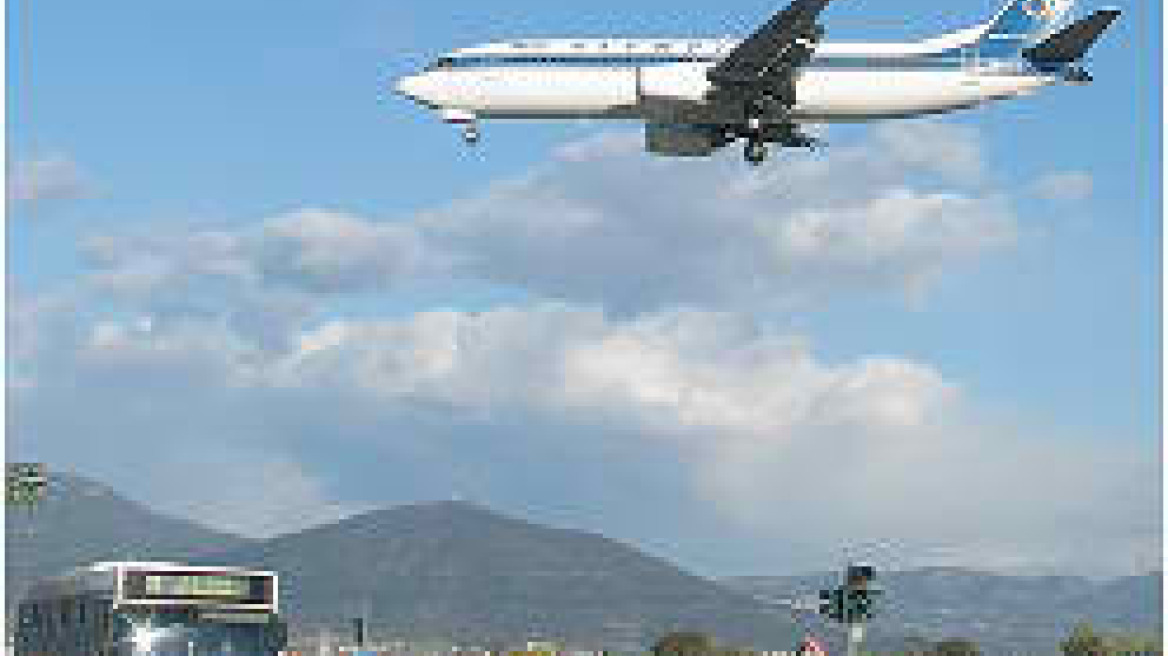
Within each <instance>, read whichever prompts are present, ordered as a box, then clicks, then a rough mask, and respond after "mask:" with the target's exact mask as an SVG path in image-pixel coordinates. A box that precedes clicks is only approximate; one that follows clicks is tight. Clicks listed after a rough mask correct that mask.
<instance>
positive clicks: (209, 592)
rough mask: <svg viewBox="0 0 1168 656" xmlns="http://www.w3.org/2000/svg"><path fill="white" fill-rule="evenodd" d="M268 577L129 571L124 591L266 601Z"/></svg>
mask: <svg viewBox="0 0 1168 656" xmlns="http://www.w3.org/2000/svg"><path fill="white" fill-rule="evenodd" d="M270 587H271V581H270V579H268V578H267V577H264V576H243V575H238V574H215V573H210V572H184V573H179V572H130V573H127V575H126V595H127V596H128V597H130V598H133V599H183V600H197V599H206V600H216V601H233V602H237V603H251V604H261V603H267V602H268V601H269V599H270V597H271V590H270Z"/></svg>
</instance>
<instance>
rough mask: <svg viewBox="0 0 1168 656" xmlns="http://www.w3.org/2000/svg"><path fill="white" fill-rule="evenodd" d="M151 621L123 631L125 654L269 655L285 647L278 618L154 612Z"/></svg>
mask: <svg viewBox="0 0 1168 656" xmlns="http://www.w3.org/2000/svg"><path fill="white" fill-rule="evenodd" d="M154 620H155V621H152V622H151V623H149V624H133V625H130V626H128V627H126V630H124V631H122V636H121V640H120V641H119V642H121V643H122V645H123V647H122V649H121V650H120V651H119V654H125V655H126V656H270V655H271V654H274V653H276V652H277V651H278V650H279V649H281V648H283V638H284V636H283V631H282V630H281V625H279V624H278V623H276V622H265V623H254V624H229V623H224V622H204V621H195V622H191V621H189V620H187V621H182V620H181V619H180V618H177V617H176V618H171V619H170V621H168V620H167V619H166V618H160V617H158V616H155V618H154Z"/></svg>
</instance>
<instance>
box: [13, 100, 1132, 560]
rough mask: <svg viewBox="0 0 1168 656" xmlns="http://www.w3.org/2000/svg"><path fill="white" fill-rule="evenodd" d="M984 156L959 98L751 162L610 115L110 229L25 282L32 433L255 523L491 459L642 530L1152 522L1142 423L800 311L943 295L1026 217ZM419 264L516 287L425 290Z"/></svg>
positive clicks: (21, 411) (499, 483)
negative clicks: (352, 209) (482, 170)
mask: <svg viewBox="0 0 1168 656" xmlns="http://www.w3.org/2000/svg"><path fill="white" fill-rule="evenodd" d="M984 169H985V167H984V166H983V164H982V155H981V153H980V150H979V147H978V143H977V139H976V134H974V133H972V132H969V131H968V130H964V129H960V128H955V127H952V126H947V125H944V124H933V123H920V124H914V125H912V126H910V125H909V124H905V125H896V126H886V127H878V128H876V129H875V130H873V131H871V133H870V136H869V138H868V139H867V140H865V141H863V142H860V143H858V144H854V145H847V144H844V145H839V146H836V147H834V148H833V149H831V150H830V151H829V153H828V154H827V155H826V156H824V157H799V158H792V159H789V160H782V161H777V162H775V163H774V164H773V165H771V166H768V167H763V168H760V169H757V170H749V169H746V168H745V167H744V166H743V165H742V163H741V162H739V161H738V159H737V157H734V156H733V154H728V155H725V156H724V157H720V158H716V159H714V160H712V161H705V162H701V163H700V165H695V163H694V162H689V161H677V160H666V159H652V158H647V157H646V156H644V155H643V154H642V153H641V144H640V136H639V135H633V134H625V133H605V134H602V135H598V136H596V137H593V138H589V139H586V140H583V141H578V142H575V143H572V144H569V145H567V146H565V147H563V148H561V149H560V150H559V152H558V153H557V154H556V156H555V157H553V158H552V160H551V161H549V162H547V163H545V164H543V165H541V166H538V167H535V168H534V169H532V170H530V171H528V172H526V173H524V174H522V175H516V176H512V177H510V178H507V179H503V180H499V181H496V182H494V183H492V184H489V185H487V186H486V187H485V188H484V189H483V190H482V191H481V192H479V193H476V194H472V195H470V196H468V197H466V198H463V199H460V200H457V201H454V202H451V203H449V204H446V205H444V206H441V207H435V208H430V209H428V210H426V211H421V212H418V213H416V214H414V215H412V216H407V217H398V218H395V219H390V218H385V217H368V216H358V215H355V214H352V213H348V212H344V211H338V210H330V209H319V208H317V209H314V208H308V209H302V210H298V211H294V212H289V213H285V214H281V215H278V216H273V217H268V218H266V219H265V220H262V221H259V222H257V223H254V224H250V225H242V226H240V225H221V226H217V227H214V228H201V229H197V230H186V231H183V230H171V229H156V230H154V231H152V232H143V233H139V234H135V235H114V234H106V235H102V236H97V237H93V238H90V239H89V240H87V241H86V243H85V244H84V245H83V253H84V255H85V257H86V258H87V260H86V262H87V264H88V271H87V272H86V274H85V275H84V276H83V277H82V278H81V279H80V280H79V281H78V282H77V284H76V285H75V286H74V287H73V288H71V289H70V290H68V293H62V294H60V295H58V296H56V297H53V296H51V295H49V294H43V293H42V294H40V295H38V296H37V297H35V298H24V299H18V302H17V303H16V304H15V305H14V308H13V316H12V318H11V319H10V327H11V333H12V342H11V343H12V344H13V345H14V348H13V357H14V361H13V362H11V363H10V364H9V367H10V371H12V372H16V373H17V374H18V376H17V377H16V380H18V381H19V385H17V386H14V387H13V388H12V401H11V403H12V408H13V413H12V415H13V424H12V432H11V435H12V438H11V439H12V443H13V445H14V447H15V448H16V449H17V450H21V451H26V452H29V453H30V454H31V455H30V457H39V458H42V459H45V460H49V461H57V462H64V463H68V464H70V465H72V466H75V467H76V468H78V469H80V470H82V471H92V472H93V473H94V474H96V475H99V476H100V475H102V474H103V473H108V474H109V477H110V478H111V480H112V481H114V482H115V483H117V482H119V481H131V482H132V483H131V485H137V486H140V488H139V489H138V490H136V491H137V492H138V493H139V495H140V496H144V497H149V498H154V499H157V500H158V501H159V502H160V503H161V505H163V506H164V507H167V508H169V509H173V510H177V511H180V512H183V513H186V514H190V515H192V516H196V517H199V518H201V519H204V520H207V521H210V522H212V523H215V524H217V525H219V526H221V527H224V528H229V529H234V530H240V531H243V532H246V533H249V534H258V535H266V534H270V533H272V532H276V531H282V530H289V529H294V528H298V527H302V526H305V525H307V524H310V523H312V522H316V521H324V520H327V519H330V518H336V517H340V516H342V515H344V514H347V513H350V512H353V511H354V510H356V509H360V508H364V507H366V506H367V505H371V504H372V505H384V504H386V503H390V502H392V501H393V500H410V499H416V498H419V497H422V498H425V497H427V496H429V497H431V498H432V497H433V496H435V495H441V494H449V493H450V492H451V491H452V490H460V489H461V490H467V489H469V490H470V491H471V492H472V496H473V497H475V498H480V499H485V500H487V501H490V500H492V499H498V498H501V499H506V500H510V501H511V502H513V503H514V502H515V500H516V499H521V501H519V502H518V503H519V505H520V506H522V505H527V504H531V503H533V501H532V500H538V501H537V502H535V503H541V502H542V503H548V504H559V505H561V506H567V507H572V506H585V505H587V504H590V503H591V504H595V509H594V513H596V514H597V515H598V516H600V517H601V518H602V521H601V523H600V524H597V525H592V526H588V528H594V529H599V530H606V529H608V528H610V527H612V526H614V524H613V522H619V521H620V519H619V518H620V517H622V516H625V517H628V518H629V519H628V520H627V521H626V523H625V524H623V526H624V528H625V532H624V533H618V535H620V536H621V537H625V538H626V539H634V540H660V539H662V538H661V537H660V536H661V535H664V534H666V533H668V534H671V535H674V539H675V540H676V541H677V542H678V543H679V545H681V546H679V548H680V549H684V548H685V547H684V545H686V544H701V543H702V542H701V540H702V539H707V540H708V536H709V535H710V534H718V535H722V534H723V533H722V531H727V533H725V535H728V536H732V538H731V541H732V540H733V539H734V538H741V541H742V542H743V543H759V542H758V541H760V540H761V541H762V543H765V544H767V545H768V549H769V548H770V546H771V545H774V546H775V547H776V549H778V550H780V551H781V550H782V549H781V548H779V545H782V548H785V549H786V550H787V551H786V554H785V555H786V556H787V557H789V559H790V560H789V566H790V567H800V566H820V565H823V564H824V563H822V562H821V561H816V560H815V558H816V557H817V556H816V554H818V556H819V557H820V558H822V557H823V555H824V554H827V553H830V549H829V547H830V546H831V545H834V544H836V543H838V542H839V541H841V540H843V539H845V538H847V537H855V536H887V535H893V536H899V537H901V538H903V539H905V540H908V541H912V542H915V543H918V544H926V543H929V544H931V543H934V542H936V540H937V539H938V536H941V538H943V539H951V540H952V542H953V543H954V544H972V543H974V541H975V540H982V541H983V542H984V543H985V544H986V545H988V546H986V547H985V552H986V553H991V552H992V553H994V554H999V555H1000V557H999V556H995V558H996V559H997V560H996V562H1006V556H1007V555H1009V554H1015V555H1018V554H1022V555H1020V556H1018V557H1020V558H1023V557H1024V558H1027V559H1029V560H1030V561H1033V560H1034V557H1033V556H1032V555H1033V554H1040V553H1044V546H1043V545H1048V544H1050V541H1051V540H1056V541H1057V540H1064V541H1065V540H1067V539H1075V536H1080V535H1082V533H1081V532H1076V530H1077V525H1076V524H1075V517H1076V514H1077V513H1081V514H1087V515H1091V516H1096V515H1097V516H1099V517H1104V518H1106V519H1105V520H1104V521H1101V522H1100V523H1099V525H1098V527H1096V528H1098V529H1100V530H1107V531H1111V534H1112V535H1124V536H1128V537H1127V538H1124V539H1122V540H1119V539H1117V541H1116V543H1115V547H1116V552H1117V553H1118V552H1119V551H1120V550H1121V546H1122V545H1121V544H1120V543H1121V542H1122V544H1123V545H1131V544H1135V543H1136V542H1138V541H1140V540H1144V541H1145V542H1146V540H1145V537H1146V535H1148V533H1147V531H1146V530H1145V529H1146V528H1147V527H1146V526H1135V524H1136V523H1138V521H1139V520H1140V518H1145V517H1147V516H1148V508H1150V507H1151V506H1154V505H1155V502H1154V501H1149V499H1150V498H1151V497H1150V496H1149V495H1148V494H1147V493H1146V492H1147V491H1146V490H1145V489H1144V487H1141V486H1142V485H1143V483H1144V482H1146V481H1150V480H1155V476H1154V474H1153V475H1149V473H1148V472H1147V471H1146V469H1147V467H1146V466H1145V465H1143V464H1141V463H1140V462H1139V460H1138V459H1133V458H1130V457H1129V455H1130V453H1129V451H1123V450H1111V451H1108V450H1100V449H1094V448H1074V449H1056V448H1052V446H1051V444H1050V443H1049V442H1045V443H1044V442H1042V439H1044V436H1041V435H1040V436H1037V438H1036V437H1035V436H1031V435H1029V434H1028V433H1027V432H1026V431H1022V430H1021V429H1019V428H1017V427H1015V426H1012V425H1010V424H1009V423H1008V422H994V421H990V420H986V419H985V418H984V417H983V415H985V414H986V413H985V411H984V409H983V408H979V407H978V406H977V403H976V400H971V399H968V398H967V397H966V395H965V393H964V392H963V385H962V384H961V381H956V380H953V379H952V378H951V377H949V376H946V375H945V374H944V372H943V371H942V370H941V369H940V368H939V367H938V366H937V365H936V364H933V363H928V362H922V361H920V360H918V359H915V358H910V357H898V356H896V355H888V354H874V355H867V356H864V355H857V356H852V357H849V358H828V357H826V356H825V355H823V353H822V352H820V350H819V349H817V347H816V344H815V341H814V339H813V336H810V335H807V334H803V333H802V332H799V331H794V330H791V329H788V328H781V327H779V326H781V325H785V323H786V322H785V320H784V317H788V316H789V314H786V313H784V312H782V310H785V309H788V308H792V307H797V308H801V309H802V308H819V307H823V306H825V305H827V304H830V303H835V302H844V301H846V300H847V299H849V298H850V297H852V296H855V295H868V296H877V297H884V296H892V297H898V296H900V295H903V294H911V295H914V296H917V297H920V296H922V295H925V294H927V292H928V290H929V289H930V288H931V286H932V285H933V284H934V283H935V282H936V281H937V280H938V279H939V278H940V277H941V276H942V275H945V274H946V273H947V272H949V271H952V270H953V269H954V268H956V267H959V266H960V265H961V264H962V263H969V262H973V261H976V260H977V259H978V258H979V257H982V256H983V255H984V254H986V253H989V252H993V251H994V250H995V249H1000V248H1003V247H1005V246H1007V245H1009V244H1010V243H1011V242H1012V241H1013V240H1014V239H1015V224H1016V221H1015V218H1014V216H1013V210H1012V198H1011V197H1010V195H1009V194H1006V193H1004V192H1001V191H998V190H996V187H995V185H994V183H993V180H992V179H990V178H989V175H988V174H987V173H986V171H985V170H984ZM427 285H436V286H438V287H439V288H440V289H443V290H446V291H448V292H450V293H451V294H453V293H454V292H456V291H457V290H459V289H460V288H462V287H463V286H464V285H478V286H479V287H478V289H488V290H491V291H492V292H494V293H497V294H499V295H500V296H502V297H503V298H507V299H508V301H507V303H499V302H497V301H496V302H494V303H487V304H486V305H485V306H486V309H484V310H483V311H481V312H471V311H467V310H464V309H459V310H438V309H434V308H431V307H419V305H418V304H416V303H415V302H413V301H411V300H410V299H411V298H415V299H416V296H412V292H416V291H417V290H418V289H420V288H424V287H425V286H427ZM508 294H510V295H508ZM516 298H518V299H520V300H516ZM352 305H357V306H360V307H361V309H362V311H361V312H355V313H351V312H347V311H346V310H347V309H348V307H350V306H352ZM444 305H447V306H448V305H449V303H445V304H444ZM480 305H482V304H480ZM62 408H69V412H62V411H61V409H62ZM78 435H86V436H89V439H87V440H78V438H77V436H78ZM1035 439H1038V442H1035ZM147 451H149V452H152V453H153V452H158V451H166V453H167V454H170V455H166V456H165V457H159V458H156V459H155V460H154V461H153V462H152V470H151V474H150V476H148V477H143V476H141V475H139V474H138V473H136V472H134V471H131V470H130V469H128V466H127V465H125V464H124V463H123V461H124V460H125V458H124V456H123V455H121V454H124V453H127V452H135V453H138V452H147ZM192 463H195V464H197V465H198V467H197V469H199V470H200V471H206V470H216V468H217V467H221V468H222V475H221V478H222V484H221V485H218V484H217V485H214V486H209V485H206V482H205V481H206V478H205V477H202V478H201V477H199V476H198V475H196V473H195V472H194V471H193V467H192ZM252 475H254V476H255V479H253V478H251V477H252ZM261 477H263V480H269V479H275V480H279V481H280V483H279V486H278V487H276V488H267V489H266V491H267V494H266V495H265V488H262V487H261V486H260V485H259V484H257V483H256V481H258V480H260V479H261ZM176 481H177V482H176ZM581 481H583V482H584V483H581ZM594 481H603V484H595V485H589V484H585V483H587V482H594ZM991 481H992V483H988V482H991ZM1084 481H1088V482H1087V483H1084ZM1125 481H1134V483H1132V484H1131V485H1128V484H1127V483H1125ZM1125 486H1126V487H1125ZM130 491H131V492H134V491H135V490H130ZM776 509H781V512H779V513H776ZM663 516H669V517H675V518H676V519H677V521H676V522H675V523H674V524H671V525H669V526H654V525H653V524H652V521H649V520H647V519H646V518H647V517H648V518H653V521H656V520H658V519H659V518H660V517H663ZM793 526H796V527H798V529H797V530H798V532H799V534H800V535H804V536H810V538H809V540H810V542H811V546H810V547H809V548H808V549H807V550H806V552H804V553H798V547H797V546H794V545H797V542H798V540H794V541H793V540H792V536H791V533H792V530H793V529H792V527H793ZM662 531H665V532H666V533H662ZM1125 531H1126V532H1125ZM687 532H688V533H687ZM1052 536H1053V537H1052ZM1132 536H1134V537H1132ZM1049 551H1050V550H1049V549H1047V550H1046V552H1049ZM954 553H956V552H950V555H953V554H954ZM1027 554H1031V555H1027ZM732 557H733V556H728V558H732ZM1068 557H1069V556H1068ZM768 558H769V556H768ZM760 562H761V561H760Z"/></svg>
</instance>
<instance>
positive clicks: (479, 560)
mask: <svg viewBox="0 0 1168 656" xmlns="http://www.w3.org/2000/svg"><path fill="white" fill-rule="evenodd" d="M5 528H6V545H7V558H6V560H5V568H6V573H7V577H8V578H7V581H8V585H7V588H6V598H7V599H8V600H9V602H11V601H12V600H13V599H15V598H17V597H19V595H20V594H21V591H23V590H24V589H25V588H26V586H27V585H28V583H29V582H31V581H32V580H34V579H36V578H39V577H43V576H50V575H53V574H57V573H60V572H62V571H64V570H66V569H68V568H71V567H74V566H77V565H80V564H84V563H88V562H93V561H96V560H103V559H127V560H129V559H132V560H150V559H159V560H175V561H189V562H196V563H217V564H229V565H246V566H252V567H263V568H268V569H272V570H275V571H277V572H278V573H279V574H280V576H281V592H282V599H283V602H282V604H283V605H282V610H283V612H284V613H285V615H286V616H287V617H288V618H289V619H290V620H291V622H292V623H293V625H294V626H295V627H297V629H298V630H301V631H312V630H318V629H323V628H325V627H328V628H331V629H334V630H335V629H340V628H342V627H346V626H348V622H349V620H350V619H351V618H353V617H356V616H358V615H360V616H364V617H367V618H368V620H369V623H370V626H371V629H372V633H373V635H374V636H377V635H382V636H386V637H388V636H395V637H409V638H413V639H418V638H435V639H437V638H445V639H452V640H454V641H456V642H458V643H460V644H470V643H475V644H479V645H485V646H492V645H502V644H514V642H515V641H517V640H521V639H523V638H528V637H533V636H545V637H553V638H558V639H564V640H567V641H569V642H570V643H571V644H573V645H577V646H586V647H606V648H609V649H622V650H625V649H630V650H631V649H635V648H640V647H644V646H646V645H648V644H649V643H651V642H652V641H653V640H654V639H655V638H656V637H658V636H660V635H662V634H664V633H665V632H668V631H670V630H677V629H685V630H698V631H705V632H709V633H713V634H714V635H716V636H718V638H719V641H720V642H721V643H724V644H731V645H736V646H754V647H760V648H768V649H786V648H789V647H790V645H791V644H792V642H793V641H794V639H795V636H796V634H797V633H799V632H801V631H802V630H803V629H804V628H807V629H810V630H812V631H814V632H816V633H819V634H820V635H823V636H827V637H828V642H829V643H836V642H837V640H836V639H835V638H834V637H833V636H838V631H836V630H834V629H830V628H828V627H824V626H823V625H822V623H820V622H819V621H818V619H817V618H815V617H806V616H792V615H791V613H790V611H789V610H786V609H780V608H779V607H776V606H775V605H774V604H773V603H768V602H767V601H765V599H776V598H777V599H790V598H793V597H799V596H804V595H807V594H811V595H814V594H815V593H816V592H817V591H818V590H819V589H822V588H825V587H831V586H834V585H836V584H837V578H838V574H827V573H822V574H808V575H803V576H755V577H736V578H727V579H719V580H713V579H709V578H703V577H700V576H697V575H694V574H691V573H688V572H686V571H683V570H682V569H681V568H679V567H677V566H676V565H674V564H673V563H671V562H669V561H667V560H664V559H661V558H657V557H654V556H650V555H647V554H645V553H643V552H641V551H639V550H638V549H636V548H635V547H633V546H631V545H627V544H624V543H621V542H618V541H615V540H612V539H609V538H606V537H604V536H602V535H599V534H596V533H590V532H587V531H582V530H575V529H565V528H552V527H547V526H541V525H538V524H534V523H531V522H528V521H524V520H523V519H520V518H516V517H510V516H506V515H503V514H500V513H497V512H495V511H492V510H490V509H488V508H484V507H482V506H479V505H475V504H472V503H467V502H456V501H441V502H433V503H420V504H413V505H405V506H397V507H392V508H387V509H382V510H374V511H371V512H368V513H364V514H361V515H357V516H353V517H349V518H346V519H344V520H341V521H338V522H335V523H331V524H327V525H323V526H317V527H314V528H310V529H307V530H304V531H299V532H296V533H292V534H288V535H282V536H278V537H275V538H271V539H267V540H250V539H245V538H241V537H238V536H233V535H229V534H225V533H222V532H218V531H213V530H210V529H207V528H204V527H202V526H199V525H197V524H194V523H192V522H189V521H185V520H181V519H175V518H170V517H166V516H164V515H160V514H158V513H156V512H154V511H152V510H150V509H148V508H146V507H144V506H142V505H140V504H138V503H136V502H134V501H131V500H129V499H126V498H125V497H123V496H121V495H119V494H118V493H117V492H115V491H114V490H113V489H112V488H110V487H108V486H106V485H103V484H100V483H97V482H94V481H91V480H89V479H86V478H84V477H81V476H77V475H72V474H55V475H54V476H53V477H52V484H51V485H50V489H49V493H48V496H47V498H46V499H45V500H44V501H43V502H42V504H41V505H40V506H38V507H37V509H36V510H34V511H32V512H22V511H20V510H10V511H9V513H8V514H7V523H6V527H5ZM1161 578H1162V575H1161V573H1159V572H1153V573H1149V574H1146V575H1143V576H1132V577H1126V578H1120V579H1113V580H1108V581H1093V580H1090V579H1087V578H1083V577H1078V576H1033V577H1027V576H1007V575H1001V574H992V573H987V572H979V571H973V570H964V569H955V568H927V569H917V570H908V571H899V572H881V573H880V574H879V578H878V583H879V584H880V585H881V586H882V587H883V588H884V589H885V590H886V593H885V595H884V597H883V598H882V599H881V603H880V604H879V606H878V614H877V617H876V619H875V620H874V621H873V623H872V625H871V631H870V635H871V641H870V642H871V644H872V646H874V647H877V648H887V649H893V648H896V647H899V646H901V645H903V644H904V642H905V640H906V639H908V638H913V637H918V638H924V639H927V640H937V639H941V638H945V637H955V636H961V637H966V638H971V639H974V640H976V641H978V642H979V643H980V644H982V645H983V646H984V647H986V648H990V649H995V650H1005V649H1011V650H1015V651H1017V650H1023V649H1024V650H1033V651H1047V652H1049V651H1051V650H1052V649H1054V648H1056V646H1057V643H1058V641H1059V640H1060V639H1061V638H1063V637H1065V636H1066V634H1067V632H1068V631H1069V629H1070V627H1071V626H1072V625H1073V624H1074V623H1075V622H1078V621H1081V620H1090V621H1092V622H1093V623H1094V624H1095V625H1096V626H1097V627H1098V628H1100V629H1103V630H1129V631H1139V632H1144V633H1151V632H1159V631H1160V618H1161V612H1160V608H1161V597H1160V589H1161V588H1160V581H1161ZM10 607H11V606H10ZM796 620H798V621H796ZM801 627H802V628H801Z"/></svg>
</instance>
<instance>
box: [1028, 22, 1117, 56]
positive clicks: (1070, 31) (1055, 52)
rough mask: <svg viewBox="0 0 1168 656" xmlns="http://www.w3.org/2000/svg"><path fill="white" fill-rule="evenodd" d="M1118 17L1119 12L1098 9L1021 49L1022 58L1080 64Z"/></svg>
mask: <svg viewBox="0 0 1168 656" xmlns="http://www.w3.org/2000/svg"><path fill="white" fill-rule="evenodd" d="M1118 17H1119V10H1118V9H1100V10H1098V11H1096V12H1094V13H1092V14H1091V15H1090V16H1088V17H1086V18H1084V19H1082V20H1077V21H1075V22H1074V23H1071V24H1070V25H1068V26H1067V27H1064V28H1063V29H1061V30H1059V31H1058V32H1055V33H1054V34H1052V35H1050V36H1049V37H1047V38H1046V39H1044V40H1043V41H1042V42H1040V43H1039V44H1038V45H1035V46H1032V47H1030V48H1027V49H1025V50H1023V51H1022V56H1023V57H1025V58H1026V59H1029V60H1030V61H1032V62H1034V63H1035V64H1040V65H1042V64H1071V63H1074V62H1076V61H1079V60H1080V59H1082V58H1083V55H1086V54H1087V50H1088V49H1090V48H1091V46H1092V45H1094V44H1095V41H1096V40H1097V39H1098V38H1099V37H1100V35H1102V34H1103V31H1104V30H1106V29H1107V28H1108V27H1110V26H1111V23H1112V21H1114V20H1115V19H1116V18H1118Z"/></svg>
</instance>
